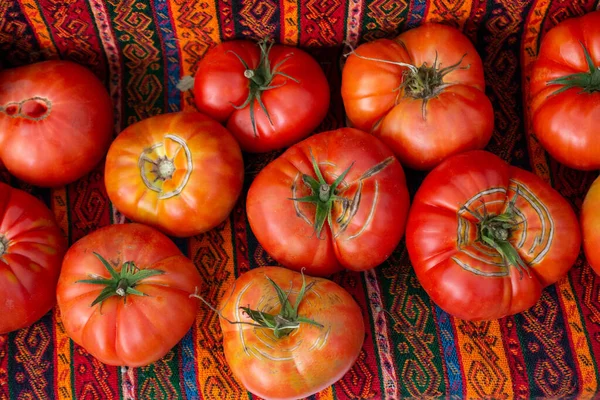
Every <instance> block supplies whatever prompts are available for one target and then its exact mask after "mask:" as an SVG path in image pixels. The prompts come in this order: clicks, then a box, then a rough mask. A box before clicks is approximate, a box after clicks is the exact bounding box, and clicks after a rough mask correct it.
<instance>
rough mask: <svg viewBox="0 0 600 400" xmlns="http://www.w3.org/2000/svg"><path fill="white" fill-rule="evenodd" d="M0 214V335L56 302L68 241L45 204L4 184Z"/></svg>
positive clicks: (0, 192)
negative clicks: (57, 286) (57, 283)
mask: <svg viewBox="0 0 600 400" xmlns="http://www.w3.org/2000/svg"><path fill="white" fill-rule="evenodd" d="M0 216H1V218H0V315H2V318H0V334H5V333H8V332H11V331H15V330H17V329H21V328H25V327H27V326H29V325H31V324H33V323H34V322H36V321H37V320H39V319H40V318H42V316H44V314H46V313H47V312H48V311H50V309H52V307H53V306H54V304H56V295H55V294H56V292H55V289H56V282H57V281H58V275H59V273H60V267H61V263H62V258H63V255H64V254H65V251H66V250H67V241H66V239H65V236H64V234H63V232H62V230H61V229H60V228H59V227H58V225H57V224H56V220H55V218H54V214H52V212H51V211H50V210H49V209H48V207H46V205H45V204H44V203H42V202H41V201H40V200H38V199H37V198H35V197H33V196H32V195H30V194H29V193H27V192H24V191H22V190H19V189H15V188H11V187H10V186H8V185H6V184H4V183H0ZM2 248H4V249H2Z"/></svg>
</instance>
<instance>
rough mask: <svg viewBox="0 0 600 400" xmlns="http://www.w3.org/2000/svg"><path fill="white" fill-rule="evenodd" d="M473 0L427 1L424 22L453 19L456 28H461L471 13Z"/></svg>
mask: <svg viewBox="0 0 600 400" xmlns="http://www.w3.org/2000/svg"><path fill="white" fill-rule="evenodd" d="M472 8H473V2H472V1H471V0H459V1H453V2H437V1H429V5H428V7H427V13H426V14H425V17H424V18H423V21H424V22H447V21H448V20H450V21H455V22H456V23H457V24H458V28H459V29H460V30H463V28H464V25H465V22H466V21H467V19H468V18H469V16H470V15H471V9H472Z"/></svg>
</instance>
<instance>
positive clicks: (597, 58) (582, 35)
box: [530, 11, 600, 170]
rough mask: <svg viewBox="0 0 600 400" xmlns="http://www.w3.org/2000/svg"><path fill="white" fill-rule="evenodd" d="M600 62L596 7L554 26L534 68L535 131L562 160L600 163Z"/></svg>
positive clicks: (587, 166) (585, 165)
mask: <svg viewBox="0 0 600 400" xmlns="http://www.w3.org/2000/svg"><path fill="white" fill-rule="evenodd" d="M586 52H587V55H588V56H589V59H588V58H587V57H586ZM598 67H600V11H595V12H591V13H588V14H586V15H584V16H582V17H577V18H570V19H567V20H564V21H563V22H561V23H559V24H558V25H557V26H555V27H554V28H552V29H551V30H549V31H548V32H547V33H546V35H545V36H544V37H543V38H542V42H541V45H540V49H539V53H538V58H537V60H536V62H535V63H534V64H533V67H532V70H531V73H530V76H531V81H530V92H531V103H530V107H531V116H532V123H533V132H534V134H535V135H536V137H537V138H538V139H539V141H540V143H541V144H542V146H543V147H544V148H545V149H546V150H547V151H548V153H550V155H552V156H553V157H554V158H555V159H556V160H558V161H559V162H561V163H563V164H565V165H567V166H569V167H572V168H576V169H580V170H593V169H598V168H600V142H599V141H598V137H597V136H598V122H597V121H599V120H600V92H599V91H600V70H598ZM565 79H566V80H565ZM555 80H556V81H555Z"/></svg>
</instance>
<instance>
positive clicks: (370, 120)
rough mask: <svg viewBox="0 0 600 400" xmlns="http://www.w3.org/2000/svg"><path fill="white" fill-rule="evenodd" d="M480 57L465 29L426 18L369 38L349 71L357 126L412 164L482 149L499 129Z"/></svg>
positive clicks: (350, 105) (347, 89) (351, 114)
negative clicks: (421, 22)
mask: <svg viewBox="0 0 600 400" xmlns="http://www.w3.org/2000/svg"><path fill="white" fill-rule="evenodd" d="M484 90H485V82H484V76H483V65H482V62H481V58H480V57H479V54H477V51H476V50H475V47H473V44H472V43H471V42H470V41H469V39H468V38H467V37H466V36H464V35H463V34H462V33H461V32H460V31H459V30H457V29H455V28H452V27H450V26H446V25H441V24H433V23H427V24H424V25H421V26H419V27H417V28H414V29H411V30H408V31H406V32H404V33H402V34H401V35H400V36H398V37H396V38H395V39H393V40H390V39H378V40H375V41H372V42H368V43H364V44H362V45H361V46H359V47H358V48H357V49H356V50H355V51H353V52H352V53H351V55H350V56H349V57H348V60H347V62H346V64H345V66H344V69H343V71H342V98H343V101H344V107H345V109H346V114H347V116H348V119H349V120H350V123H351V124H352V126H354V127H356V128H358V129H361V130H364V131H366V132H372V133H373V134H374V135H376V136H378V137H380V138H381V139H382V140H383V141H384V142H385V143H386V144H387V145H388V146H390V148H391V149H392V150H393V151H394V153H396V155H397V156H398V159H399V160H400V162H401V163H402V164H403V165H405V166H408V167H411V168H414V169H420V170H429V169H431V168H433V167H435V166H436V165H437V164H439V163H440V161H442V160H443V159H445V158H446V157H448V156H450V155H452V154H457V153H460V152H462V151H467V150H473V149H482V148H483V147H485V145H486V144H487V143H488V142H489V140H490V138H491V136H492V131H493V128H494V113H493V109H492V104H491V102H490V100H489V99H488V98H487V97H486V95H485V92H484Z"/></svg>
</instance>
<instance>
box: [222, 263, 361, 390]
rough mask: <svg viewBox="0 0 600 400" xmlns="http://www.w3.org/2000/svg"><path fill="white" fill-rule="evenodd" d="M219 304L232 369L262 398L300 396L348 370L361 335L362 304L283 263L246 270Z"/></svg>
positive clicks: (355, 355) (321, 386)
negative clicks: (279, 265)
mask: <svg viewBox="0 0 600 400" xmlns="http://www.w3.org/2000/svg"><path fill="white" fill-rule="evenodd" d="M219 310H220V312H219V313H220V316H221V318H220V324H221V330H222V332H223V350H224V352H225V358H226V360H227V363H228V364H229V367H230V368H231V371H232V372H233V375H234V376H235V377H236V379H237V380H238V381H239V382H241V383H242V385H243V386H244V387H245V388H246V389H247V390H248V391H250V392H251V393H253V394H255V395H257V396H259V397H262V398H267V399H298V398H304V397H306V396H310V395H312V394H315V393H317V392H319V391H321V390H323V389H325V388H327V387H329V386H331V385H332V384H334V383H335V382H337V381H338V380H340V379H341V378H342V377H343V376H344V375H345V374H346V372H348V370H350V368H351V367H352V365H353V364H354V362H355V361H356V359H357V358H358V355H359V353H360V350H361V348H362V345H363V341H364V337H365V328H364V321H363V316H362V312H361V309H360V307H359V306H358V304H357V303H356V301H354V299H353V298H352V296H351V295H350V294H349V293H348V292H347V291H345V290H344V289H343V288H342V287H340V286H339V285H337V284H336V283H334V282H332V281H330V280H327V279H323V278H312V277H308V276H303V275H301V274H300V273H298V272H295V271H291V270H289V269H286V268H279V267H261V268H255V269H252V270H250V271H248V272H246V273H245V274H243V275H242V276H241V277H239V278H238V279H237V280H236V281H235V282H234V284H233V285H231V286H230V287H229V289H228V290H227V291H226V293H225V294H224V296H223V298H222V300H221V303H220V304H219ZM276 323H277V326H275V324H276Z"/></svg>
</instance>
